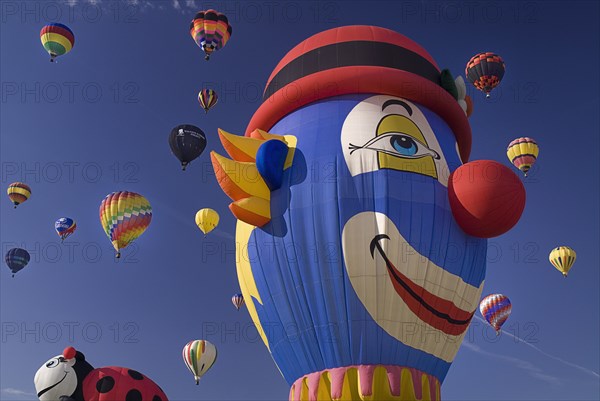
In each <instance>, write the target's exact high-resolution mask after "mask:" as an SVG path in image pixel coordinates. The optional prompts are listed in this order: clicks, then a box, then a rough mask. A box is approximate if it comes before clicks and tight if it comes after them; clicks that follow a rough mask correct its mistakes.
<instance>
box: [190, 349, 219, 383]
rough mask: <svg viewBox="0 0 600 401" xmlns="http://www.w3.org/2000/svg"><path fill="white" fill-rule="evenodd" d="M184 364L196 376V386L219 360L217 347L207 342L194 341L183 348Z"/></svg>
mask: <svg viewBox="0 0 600 401" xmlns="http://www.w3.org/2000/svg"><path fill="white" fill-rule="evenodd" d="M182 355H183V362H185V366H187V367H188V369H189V370H190V372H192V374H193V375H194V380H196V384H198V383H199V382H200V378H201V377H202V376H204V374H205V373H206V372H207V371H208V370H209V369H210V368H211V367H212V365H214V363H215V361H216V360H217V347H215V346H214V345H213V344H212V343H210V342H208V341H206V340H193V341H190V342H189V343H187V344H186V345H185V347H183V352H182Z"/></svg>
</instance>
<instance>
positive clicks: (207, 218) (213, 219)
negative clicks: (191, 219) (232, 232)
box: [195, 208, 219, 235]
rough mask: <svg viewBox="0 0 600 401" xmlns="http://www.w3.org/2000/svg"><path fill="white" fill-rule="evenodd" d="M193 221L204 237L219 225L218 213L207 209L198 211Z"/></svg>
mask: <svg viewBox="0 0 600 401" xmlns="http://www.w3.org/2000/svg"><path fill="white" fill-rule="evenodd" d="M195 220H196V225H197V226H198V228H199V229H200V231H202V232H203V233H204V235H206V234H208V233H209V232H211V231H212V230H214V229H215V228H216V227H217V226H218V225H219V213H217V212H216V211H215V210H213V209H209V208H205V209H200V210H198V212H197V213H196V219H195Z"/></svg>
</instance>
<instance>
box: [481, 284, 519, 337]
mask: <svg viewBox="0 0 600 401" xmlns="http://www.w3.org/2000/svg"><path fill="white" fill-rule="evenodd" d="M479 311H480V312H481V315H482V316H483V317H484V318H485V320H486V321H487V322H488V323H489V324H490V326H492V327H493V328H494V330H496V335H500V329H501V328H502V325H503V324H504V322H506V319H508V317H509V316H510V312H511V311H512V305H511V303H510V300H509V299H508V297H507V296H506V295H502V294H491V295H488V296H487V297H485V298H483V299H482V300H481V303H480V304H479Z"/></svg>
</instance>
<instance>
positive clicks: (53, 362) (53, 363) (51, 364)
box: [46, 358, 60, 368]
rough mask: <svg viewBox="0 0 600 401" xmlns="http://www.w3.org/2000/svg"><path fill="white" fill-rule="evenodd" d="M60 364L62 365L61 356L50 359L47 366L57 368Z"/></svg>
mask: <svg viewBox="0 0 600 401" xmlns="http://www.w3.org/2000/svg"><path fill="white" fill-rule="evenodd" d="M58 365H60V359H59V358H54V359H51V360H50V361H48V363H46V367H47V368H55V367H57V366H58Z"/></svg>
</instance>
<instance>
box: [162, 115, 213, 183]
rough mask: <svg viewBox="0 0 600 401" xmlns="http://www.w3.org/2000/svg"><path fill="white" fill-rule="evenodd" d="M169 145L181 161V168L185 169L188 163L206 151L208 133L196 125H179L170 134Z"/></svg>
mask: <svg viewBox="0 0 600 401" xmlns="http://www.w3.org/2000/svg"><path fill="white" fill-rule="evenodd" d="M169 146H170V147H171V151H172V152H173V154H174V155H175V157H177V159H179V161H180V162H181V169H182V170H183V171H185V168H186V167H187V165H188V164H189V163H191V162H192V161H193V160H195V159H196V158H198V156H200V155H201V154H202V152H204V148H206V135H204V132H203V131H202V130H201V129H200V128H198V127H196V126H195V125H189V124H183V125H178V126H177V127H175V128H173V129H172V130H171V133H170V134H169Z"/></svg>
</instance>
